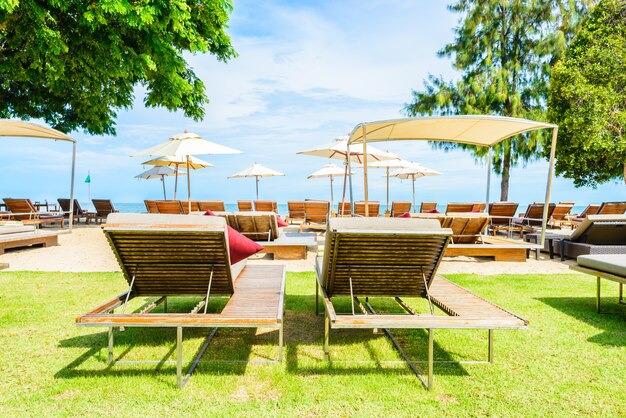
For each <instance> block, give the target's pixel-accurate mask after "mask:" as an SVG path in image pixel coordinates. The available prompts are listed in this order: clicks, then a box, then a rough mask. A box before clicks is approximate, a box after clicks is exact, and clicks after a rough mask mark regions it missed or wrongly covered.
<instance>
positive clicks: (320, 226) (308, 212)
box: [300, 200, 330, 232]
mask: <svg viewBox="0 0 626 418" xmlns="http://www.w3.org/2000/svg"><path fill="white" fill-rule="evenodd" d="M329 211H330V202H327V201H325V200H306V201H305V202H304V221H303V222H302V223H301V224H300V231H301V232H302V231H303V230H305V229H314V230H321V231H325V230H326V222H327V221H328V218H329Z"/></svg>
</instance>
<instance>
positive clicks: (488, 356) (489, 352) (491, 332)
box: [487, 329, 493, 363]
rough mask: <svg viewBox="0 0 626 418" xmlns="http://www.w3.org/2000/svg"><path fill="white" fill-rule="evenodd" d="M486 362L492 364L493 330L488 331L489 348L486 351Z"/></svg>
mask: <svg viewBox="0 0 626 418" xmlns="http://www.w3.org/2000/svg"><path fill="white" fill-rule="evenodd" d="M487 360H488V361H489V363H493V330H492V329H490V330H489V348H488V351H487Z"/></svg>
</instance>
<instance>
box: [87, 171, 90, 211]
mask: <svg viewBox="0 0 626 418" xmlns="http://www.w3.org/2000/svg"><path fill="white" fill-rule="evenodd" d="M87 177H89V183H87V210H89V206H90V205H91V173H90V172H89V171H87Z"/></svg>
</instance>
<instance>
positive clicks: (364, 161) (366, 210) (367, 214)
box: [348, 125, 370, 218]
mask: <svg viewBox="0 0 626 418" xmlns="http://www.w3.org/2000/svg"><path fill="white" fill-rule="evenodd" d="M348 142H350V140H348ZM368 194H369V193H368V190H367V127H366V126H365V125H363V200H365V217H366V218H367V217H369V216H370V210H369V209H370V207H369V206H370V204H369V196H368Z"/></svg>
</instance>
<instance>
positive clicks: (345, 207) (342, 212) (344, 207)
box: [337, 202, 352, 216]
mask: <svg viewBox="0 0 626 418" xmlns="http://www.w3.org/2000/svg"><path fill="white" fill-rule="evenodd" d="M337 216H352V210H351V209H350V202H339V203H337Z"/></svg>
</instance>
